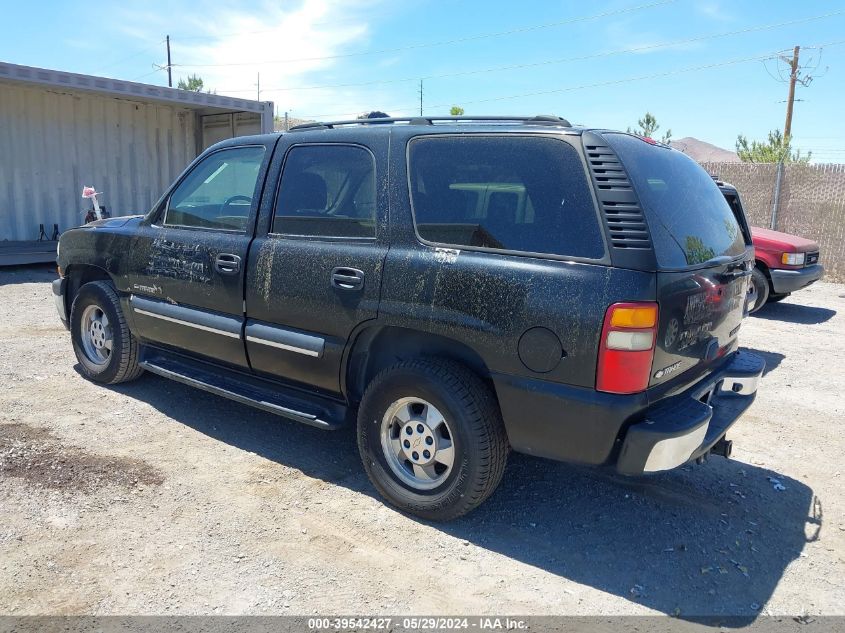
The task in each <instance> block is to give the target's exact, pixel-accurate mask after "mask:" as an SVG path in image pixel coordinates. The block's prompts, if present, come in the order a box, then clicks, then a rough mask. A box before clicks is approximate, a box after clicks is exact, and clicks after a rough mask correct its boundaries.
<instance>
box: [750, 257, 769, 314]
mask: <svg viewBox="0 0 845 633" xmlns="http://www.w3.org/2000/svg"><path fill="white" fill-rule="evenodd" d="M751 283H753V284H754V289H755V290H756V291H757V301H756V302H755V303H754V306H753V307H752V308H751V309H750V310H749V311H748V312H749V314H754V313H755V312H757V310H759V309H760V308H762V307H763V306H764V305H766V301H768V299H769V279H768V278H767V277H766V273H764V272H763V271H762V270H760V268H759V267H757V266H755V267H754V270H752V271H751Z"/></svg>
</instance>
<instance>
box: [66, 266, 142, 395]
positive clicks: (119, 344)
mask: <svg viewBox="0 0 845 633" xmlns="http://www.w3.org/2000/svg"><path fill="white" fill-rule="evenodd" d="M70 333H71V340H72V342H73V351H74V352H75V353H76V359H77V360H78V361H79V366H80V370H81V372H82V374H83V375H84V376H85V377H86V378H88V379H89V380H93V381H94V382H99V383H103V384H109V385H113V384H117V383H120V382H127V381H130V380H135V379H136V378H138V376H140V375H141V374H142V373H144V370H143V368H142V367H141V366H140V365H139V364H138V341H137V340H136V339H135V337H134V336H132V333H131V332H130V331H129V327H128V326H127V325H126V319H125V318H124V316H123V311H122V310H121V309H120V299H119V298H118V296H117V292H115V289H114V287H113V286H112V285H111V284H110V283H108V282H106V281H92V282H90V283H87V284H85V285H84V286H82V287H81V288H80V289H79V292H78V293H77V295H76V297H75V298H74V300H73V306H71V309H70Z"/></svg>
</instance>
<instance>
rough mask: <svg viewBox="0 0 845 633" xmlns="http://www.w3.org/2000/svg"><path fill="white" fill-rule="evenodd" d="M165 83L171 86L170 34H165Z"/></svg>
mask: <svg viewBox="0 0 845 633" xmlns="http://www.w3.org/2000/svg"><path fill="white" fill-rule="evenodd" d="M166 39H167V85H168V86H169V87H170V88H172V87H173V74H172V73H171V70H170V66H171V64H170V36H169V35H168V36H167V38H166Z"/></svg>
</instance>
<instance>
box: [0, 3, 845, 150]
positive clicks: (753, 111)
mask: <svg viewBox="0 0 845 633" xmlns="http://www.w3.org/2000/svg"><path fill="white" fill-rule="evenodd" d="M3 4H4V6H3V14H4V20H3V21H2V24H0V36H2V37H0V59H2V60H5V61H10V62H13V63H19V64H27V65H31V66H42V67H48V68H56V69H62V70H68V71H74V72H81V73H91V74H100V75H106V76H111V77H119V78H122V79H132V80H138V81H144V82H149V83H156V84H162V85H166V83H167V76H166V73H165V72H164V71H162V70H156V69H155V67H154V66H153V65H154V64H164V62H165V59H166V58H165V53H164V50H165V49H164V43H163V40H164V37H165V35H167V34H170V36H171V39H172V51H173V60H172V61H173V64H174V68H173V73H174V85H175V83H176V79H177V78H179V77H181V76H185V75H187V74H190V73H194V72H195V73H197V74H199V75H201V76H202V77H203V78H204V79H205V82H206V86H207V87H209V88H212V89H214V90H216V91H217V92H218V93H220V94H231V95H236V96H242V97H250V98H255V91H256V86H255V84H256V80H257V75H258V74H259V73H260V81H261V86H262V93H261V99H262V100H267V101H273V102H274V103H275V104H276V106H277V109H278V110H279V111H281V112H283V111H285V110H288V111H290V112H291V114H292V115H293V116H296V117H307V118H315V117H319V118H324V119H325V118H344V117H349V116H354V115H355V114H357V113H359V112H362V111H369V110H372V109H380V110H385V111H386V112H388V113H390V114H391V115H394V116H400V115H408V114H414V113H416V112H417V111H418V109H419V93H418V89H419V79H420V78H423V111H424V112H425V113H426V114H445V113H448V109H449V106H450V105H452V104H457V105H461V106H463V107H464V108H465V109H466V111H467V113H468V114H535V113H554V114H559V115H561V116H565V117H566V118H568V119H569V120H571V121H573V122H575V123H582V124H586V125H594V126H600V127H609V128H621V129H624V128H626V127H627V126H629V125H635V124H636V121H637V119H638V118H639V117H640V116H641V115H642V114H643V113H644V112H645V111H647V110H649V111H651V112H652V113H654V114H655V115H656V117H657V119H658V121H659V122H660V124H661V126H662V127H663V128H664V129H665V128H671V129H672V133H673V137H674V138H680V137H684V136H694V137H696V138H700V139H702V140H705V141H708V142H711V143H715V144H717V145H720V146H722V147H726V148H729V149H733V147H734V142H735V140H736V136H737V134H739V133H743V134H745V135H747V136H748V137H750V138H764V137H765V135H766V133H767V132H768V131H769V130H771V129H774V128H782V127H783V123H784V112H785V103H784V100H785V99H786V95H787V86H786V84H785V83H782V82H781V81H779V79H778V74H779V73H781V74H782V73H783V64H782V63H779V62H778V61H777V54H778V52H779V51H780V52H782V53H783V54H785V53H786V52H787V51H788V52H791V49H792V47H793V46H794V45H796V44H798V45H801V46H802V47H806V48H804V50H803V52H802V62H807V63H808V64H810V68H809V69H808V70H812V67H814V66H818V67H817V68H816V69H815V70H814V71H813V72H812V73H811V74H813V75H815V79H814V81H813V82H812V84H811V86H810V87H807V88H804V87H799V89H798V98H799V99H801V101H799V102H798V103H796V106H795V118H794V121H793V135H794V137H795V139H796V144H797V145H798V146H799V147H800V148H801V149H802V150H805V151H806V150H812V151H813V152H814V154H815V158H816V159H817V160H818V161H820V162H845V117H843V116H842V110H843V103H845V3H843V2H830V1H822V0H805V1H804V2H801V3H795V2H792V1H787V0H766V1H764V0H734V1H733V2H728V1H725V0H611V1H609V2H593V3H585V2H571V1H564V0H520V1H518V2H514V1H513V0H510V1H507V2H504V1H499V0H487V1H480V0H472V1H469V0H468V1H464V2H461V1H452V2H439V1H436V0H402V1H401V2H397V1H396V0H392V1H390V2H388V1H383V0H347V1H341V0H276V1H274V2H261V1H258V2H237V1H236V0H229V1H228V2H225V3H224V2H219V1H207V0H190V1H182V0H175V1H171V2H166V3H165V2H154V1H151V0H147V1H140V0H124V1H122V2H120V3H104V2H102V0H97V1H94V0H60V1H53V2H50V1H46V2H41V3H22V2H14V3H12V2H9V1H8V0H7V1H6V2H4V3H3ZM835 12H839V13H838V15H830V16H828V17H825V18H821V19H815V20H809V19H808V18H813V17H816V16H821V15H825V14H831V13H835ZM45 16H48V17H45ZM787 22H791V24H783V23H787ZM775 25H780V26H775ZM737 32H740V33H737ZM731 33H734V34H731ZM823 44H827V45H828V46H825V47H824V48H823V49H819V48H810V47H818V46H820V45H823ZM762 57H770V58H771V59H768V60H767V61H764V60H762V59H761V58H762Z"/></svg>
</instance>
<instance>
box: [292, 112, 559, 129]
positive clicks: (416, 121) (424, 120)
mask: <svg viewBox="0 0 845 633" xmlns="http://www.w3.org/2000/svg"><path fill="white" fill-rule="evenodd" d="M435 121H447V122H448V121H476V122H485V121H502V122H507V121H515V122H521V123H523V124H525V125H553V126H561V127H572V124H571V123H570V122H569V121H567V120H566V119H564V118H562V117H559V116H553V115H548V114H542V115H537V116H495V115H494V116H413V117H389V118H379V119H350V120H346V121H325V122H323V121H313V122H311V123H301V124H300V125H295V126H293V127H292V128H291V129H290V130H289V131H290V132H297V131H304V130H329V129H333V128H336V127H340V126H346V125H378V124H381V123H407V124H408V125H434V122H435Z"/></svg>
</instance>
